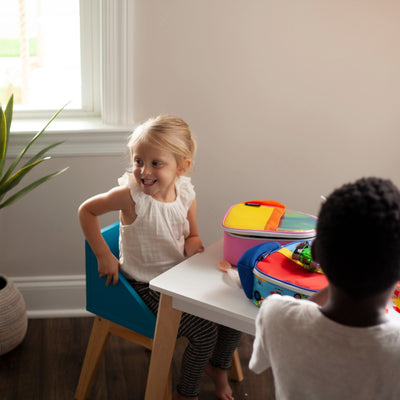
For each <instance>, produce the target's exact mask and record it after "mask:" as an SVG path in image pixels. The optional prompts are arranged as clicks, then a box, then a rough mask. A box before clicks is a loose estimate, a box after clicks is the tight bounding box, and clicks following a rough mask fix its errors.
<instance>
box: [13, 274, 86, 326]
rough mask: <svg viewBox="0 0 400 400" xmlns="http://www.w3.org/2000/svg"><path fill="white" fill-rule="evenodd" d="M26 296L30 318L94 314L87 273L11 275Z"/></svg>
mask: <svg viewBox="0 0 400 400" xmlns="http://www.w3.org/2000/svg"><path fill="white" fill-rule="evenodd" d="M9 279H11V280H12V281H13V282H14V284H15V286H16V287H17V288H18V289H19V290H20V292H21V293H22V296H23V297H24V300H25V304H26V310H27V314H28V318H60V317H82V316H90V315H92V314H90V313H89V312H87V311H86V281H85V275H65V276H59V275H55V276H37V277H32V276H29V277H10V278H9Z"/></svg>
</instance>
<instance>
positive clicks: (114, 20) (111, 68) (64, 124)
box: [9, 0, 134, 156]
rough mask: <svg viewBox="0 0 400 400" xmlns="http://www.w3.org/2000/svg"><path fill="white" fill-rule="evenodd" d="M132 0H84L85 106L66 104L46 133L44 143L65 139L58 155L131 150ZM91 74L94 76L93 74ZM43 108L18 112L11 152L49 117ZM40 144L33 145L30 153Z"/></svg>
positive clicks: (42, 144)
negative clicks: (75, 108)
mask: <svg viewBox="0 0 400 400" xmlns="http://www.w3.org/2000/svg"><path fill="white" fill-rule="evenodd" d="M132 12H133V1H132V0H118V1H109V0H80V13H81V32H82V38H83V39H82V40H81V49H82V50H81V51H82V53H83V57H82V61H83V62H82V77H83V85H82V91H83V93H84V95H83V96H82V110H81V111H73V110H65V111H63V112H62V113H61V114H60V115H59V116H58V117H57V118H56V120H54V121H53V122H52V123H51V125H50V126H49V127H48V128H47V130H46V134H44V135H43V136H42V137H41V138H40V147H43V146H44V145H45V144H47V143H49V144H50V143H53V142H55V141H58V140H65V143H63V144H62V145H61V146H57V147H55V148H54V149H52V151H51V152H50V155H54V156H85V155H120V154H124V153H125V149H126V142H127V137H128V135H129V134H130V133H131V131H132V128H133V125H134V116H133V74H132V71H133V27H132V24H131V21H132V19H133V18H132V17H131V16H132ZM89 78H90V79H89ZM49 115H50V114H49V113H47V115H45V114H43V113H40V114H38V113H32V112H31V113H27V112H23V113H22V112H15V115H14V118H13V123H12V126H11V132H12V138H11V140H10V144H9V155H10V156H15V155H16V154H18V152H19V151H20V149H21V148H22V147H23V146H24V144H25V143H26V142H27V140H28V138H30V137H31V136H32V134H34V133H36V132H37V131H38V130H40V129H41V128H43V126H44V124H45V123H46V121H47V120H48V119H49ZM35 150H37V148H36V146H35V145H34V146H32V148H31V151H30V152H29V153H28V155H29V154H33V153H34V152H35Z"/></svg>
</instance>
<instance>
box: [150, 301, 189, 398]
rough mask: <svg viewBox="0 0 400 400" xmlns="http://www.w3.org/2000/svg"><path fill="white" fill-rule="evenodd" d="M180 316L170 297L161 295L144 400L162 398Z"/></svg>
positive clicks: (180, 313) (166, 383)
mask: <svg viewBox="0 0 400 400" xmlns="http://www.w3.org/2000/svg"><path fill="white" fill-rule="evenodd" d="M181 315H182V312H181V311H178V310H175V309H173V308H172V297H171V296H167V295H165V294H161V297H160V304H159V307H158V314H157V323H156V330H155V333H154V340H153V349H152V352H151V358H150V367H149V374H148V377H147V385H146V394H145V400H160V399H162V398H164V395H165V390H166V388H167V385H168V376H169V370H170V367H171V362H172V356H173V354H174V349H175V342H176V337H177V335H178V328H179V322H180V320H181Z"/></svg>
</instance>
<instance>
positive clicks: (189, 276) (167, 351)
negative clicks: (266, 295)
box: [145, 240, 258, 400]
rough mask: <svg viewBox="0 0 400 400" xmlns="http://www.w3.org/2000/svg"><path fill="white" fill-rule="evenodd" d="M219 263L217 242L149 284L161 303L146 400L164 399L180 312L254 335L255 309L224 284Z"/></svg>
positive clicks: (220, 247)
mask: <svg viewBox="0 0 400 400" xmlns="http://www.w3.org/2000/svg"><path fill="white" fill-rule="evenodd" d="M222 259H223V241H222V240H221V241H219V242H217V243H215V244H213V245H211V246H210V247H208V248H206V250H205V251H204V253H201V254H196V255H195V256H193V257H191V258H189V259H187V260H185V261H184V262H182V263H181V264H178V265H177V266H176V267H174V268H171V269H170V270H168V271H167V272H165V273H163V274H161V275H160V276H158V277H157V278H155V279H153V280H151V281H150V288H151V289H153V290H156V291H158V292H160V293H161V299H160V306H159V310H158V315H157V326H156V331H155V335H154V342H153V350H152V355H151V360H150V368H149V375H148V379H147V386H146V397H145V399H146V400H160V399H162V398H163V396H164V393H165V388H166V387H167V382H168V373H169V368H170V365H171V361H172V356H173V351H174V347H175V341H176V337H177V332H178V327H179V321H180V318H181V313H182V312H187V313H190V314H193V315H196V316H199V317H202V318H205V319H207V320H210V321H214V322H216V323H219V324H221V325H225V326H229V327H231V328H234V329H237V330H239V331H241V332H245V333H248V334H250V335H254V334H255V324H254V323H255V318H256V316H257V312H258V307H256V306H255V305H254V304H253V303H252V302H251V300H249V299H248V298H247V297H246V295H245V294H244V291H243V290H242V289H240V288H236V287H234V286H232V285H230V284H229V283H228V281H227V276H226V274H225V273H223V272H221V271H220V270H219V269H218V262H219V261H220V260H222Z"/></svg>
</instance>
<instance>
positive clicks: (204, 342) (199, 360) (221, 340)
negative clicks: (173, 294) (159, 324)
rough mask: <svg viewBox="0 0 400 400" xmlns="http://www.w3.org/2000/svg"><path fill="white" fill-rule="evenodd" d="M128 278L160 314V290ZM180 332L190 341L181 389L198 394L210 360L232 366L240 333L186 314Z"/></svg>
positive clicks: (212, 362) (180, 379) (180, 384)
mask: <svg viewBox="0 0 400 400" xmlns="http://www.w3.org/2000/svg"><path fill="white" fill-rule="evenodd" d="M128 281H129V283H130V284H131V286H132V287H133V288H134V289H135V290H136V292H137V293H138V295H139V296H140V297H141V298H142V299H143V301H144V302H145V304H146V305H147V306H148V307H149V308H150V310H151V311H152V312H153V313H154V314H155V315H157V311H158V303H159V301H160V293H158V292H155V291H154V290H151V289H150V288H149V284H148V283H144V282H138V281H135V280H131V279H129V280H128ZM178 334H179V335H180V336H184V337H186V338H187V339H188V341H189V343H188V345H187V347H186V350H185V352H184V354H183V357H182V367H181V375H180V378H179V383H178V387H177V390H178V392H179V393H180V394H181V395H182V396H186V397H196V396H198V395H199V392H200V379H201V375H202V373H203V371H204V367H205V366H206V364H207V362H210V363H211V365H213V366H214V367H217V368H220V369H224V370H227V369H229V368H230V367H231V360H232V356H233V352H234V351H235V349H236V347H237V346H238V343H239V339H240V332H239V331H236V330H234V329H231V328H227V327H225V326H222V325H216V324H214V323H213V322H211V321H207V320H205V319H202V318H199V317H196V316H194V315H191V314H186V313H182V317H181V322H180V325H179V330H178Z"/></svg>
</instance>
